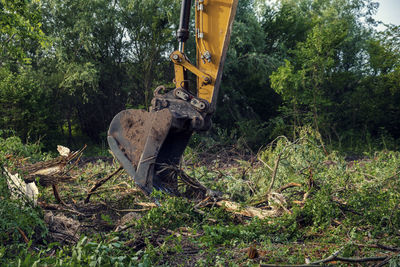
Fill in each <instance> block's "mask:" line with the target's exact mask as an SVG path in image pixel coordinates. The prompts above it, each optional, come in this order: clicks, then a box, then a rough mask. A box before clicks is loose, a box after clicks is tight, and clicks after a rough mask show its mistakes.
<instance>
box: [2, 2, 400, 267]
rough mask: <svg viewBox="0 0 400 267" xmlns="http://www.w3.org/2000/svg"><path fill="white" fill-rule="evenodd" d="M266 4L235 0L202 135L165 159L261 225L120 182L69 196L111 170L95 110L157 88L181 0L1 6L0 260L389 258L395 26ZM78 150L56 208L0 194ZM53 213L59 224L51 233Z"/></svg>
mask: <svg viewBox="0 0 400 267" xmlns="http://www.w3.org/2000/svg"><path fill="white" fill-rule="evenodd" d="M267 3H269V2H265V1H264V2H263V1H252V0H239V6H238V12H237V17H236V20H235V23H234V28H233V33H232V37H231V45H230V48H229V51H228V55H227V59H226V63H225V70H224V74H223V79H222V84H221V91H220V96H219V99H218V101H219V103H218V105H217V113H216V114H215V117H214V118H213V120H214V126H213V128H212V129H211V130H210V131H209V132H208V133H205V134H204V133H196V134H194V136H193V138H192V140H191V142H190V146H189V147H188V148H187V150H186V152H185V156H184V160H183V163H182V164H183V165H182V168H183V170H184V171H185V172H186V173H187V174H188V175H189V176H190V177H193V178H195V179H197V180H198V181H200V182H201V183H202V184H203V185H205V186H206V187H207V188H210V189H212V190H217V191H221V192H222V193H223V197H224V198H226V199H230V200H232V201H235V202H237V203H239V204H240V205H242V206H243V209H245V207H247V206H253V207H256V208H259V209H261V210H264V211H271V212H274V214H275V215H276V216H274V217H267V218H264V219H260V218H257V217H254V218H248V217H245V216H242V215H240V214H237V213H234V212H230V211H228V210H227V209H226V207H224V206H219V205H216V201H215V202H213V201H212V199H211V200H209V201H210V202H209V203H208V204H207V205H199V203H198V201H196V200H191V199H186V198H180V197H172V196H169V195H166V194H163V193H160V192H155V193H154V195H153V196H152V197H151V198H150V199H149V198H146V197H144V196H143V195H141V194H140V193H138V191H137V190H136V189H135V186H134V183H133V181H132V180H131V179H130V178H129V177H128V176H127V175H126V174H125V173H124V172H121V173H118V174H117V175H115V176H114V177H112V179H110V180H109V181H108V182H107V183H106V184H105V185H103V186H102V188H100V190H98V191H96V192H95V194H93V195H92V197H91V199H90V202H89V203H88V204H87V203H84V200H85V198H86V196H87V193H88V190H89V189H90V188H91V186H92V185H93V184H94V183H95V182H96V181H98V179H100V178H103V177H105V176H107V175H108V174H110V173H112V172H114V171H115V170H117V169H118V167H119V166H118V165H117V163H115V162H112V160H111V157H110V156H109V154H108V151H107V146H106V145H105V135H106V134H105V132H106V130H107V127H108V125H109V123H110V121H111V119H112V117H113V116H114V115H115V114H117V112H119V111H120V110H122V109H125V108H147V107H148V106H149V105H150V100H151V95H152V91H153V90H154V88H155V87H156V86H158V85H160V84H166V85H170V84H171V81H172V79H173V71H172V67H171V64H170V62H169V60H168V57H167V56H168V55H169V53H170V52H172V51H173V50H174V48H176V40H175V37H174V34H175V29H176V28H177V24H178V16H179V4H180V1H178V0H162V1H155V0H141V1H138V0H133V1H126V0H121V1H107V0H96V1H94V0H93V1H78V0H40V1H36V0H34V1H7V0H0V41H1V42H0V114H1V116H0V167H1V168H0V265H1V266H156V265H159V266H160V265H161V266H194V265H196V266H258V264H260V263H261V264H268V263H271V264H304V263H305V262H313V261H317V260H319V259H323V258H326V257H328V256H330V255H332V254H333V253H335V252H338V255H339V256H341V257H345V258H366V257H387V258H386V259H387V261H388V263H389V264H390V266H398V265H400V256H399V250H400V206H399V203H400V167H399V166H400V153H399V152H398V149H399V144H400V143H399V140H400V135H399V134H400V128H399V125H400V124H399V123H398V122H399V121H400V105H399V103H400V90H399V88H400V45H399V44H400V27H399V26H395V25H388V26H387V27H386V29H385V30H384V31H381V32H379V31H377V30H376V28H374V26H376V25H377V22H375V21H373V19H372V15H373V14H374V13H375V12H376V11H377V8H378V5H377V4H376V3H374V2H373V1H371V0H280V1H277V2H276V3H275V4H273V5H270V4H267ZM187 54H188V56H189V57H190V58H192V56H193V54H194V44H193V43H190V42H189V43H188V45H187ZM84 143H89V144H92V145H90V146H89V147H88V149H87V151H85V156H90V157H91V158H90V159H91V160H88V162H87V163H79V164H77V165H71V166H69V167H71V172H72V175H73V177H74V178H75V179H74V180H73V181H72V182H71V183H68V184H60V185H59V192H60V194H61V198H62V199H63V200H64V201H65V202H66V205H65V206H62V205H58V204H57V203H56V201H55V199H54V196H53V192H52V189H51V188H46V187H40V188H39V191H40V195H39V201H43V202H45V203H47V204H51V205H53V206H50V207H45V206H43V207H40V206H38V207H34V206H33V205H32V204H31V203H30V202H29V201H28V200H26V199H25V198H19V199H15V198H13V197H12V196H11V194H10V192H9V190H8V186H7V182H6V174H5V168H7V169H8V170H17V169H18V168H17V167H18V166H21V165H24V164H27V163H35V162H38V161H43V160H46V159H50V158H54V157H55V156H54V154H51V153H54V146H55V145H56V144H68V146H69V147H71V148H73V149H77V148H80V147H81V145H82V144H84ZM105 158H108V159H110V160H109V161H107V160H106V161H101V160H100V159H103V160H104V159H105ZM22 175H23V174H22ZM152 201H154V202H156V203H159V204H160V205H158V206H156V207H154V205H153V206H151V205H150V206H146V205H144V204H143V202H144V203H145V204H146V203H147V204H148V203H151V204H153V202H152ZM61 206H62V208H60V209H57V208H54V207H61ZM52 208H53V209H52ZM60 220H61V221H63V222H64V223H65V225H67V226H68V227H69V228H70V229H74V231H73V232H71V231H70V232H65V233H61V234H60V231H61V230H60V229H62V230H63V231H64V230H65V229H64V228H68V227H65V226H63V224H57V222H59V221H60ZM68 223H69V224H68ZM75 226H76V227H77V228H76V229H75V228H74V227H75ZM57 227H58V228H57ZM60 227H61V228H60ZM63 227H64V228H63ZM61 232H62V231H61ZM60 235H61V236H62V238H60ZM250 248H256V249H257V254H258V255H257V256H255V257H253V256H250V251H251V250H250ZM337 264H342V262H340V261H338V262H337ZM343 264H345V263H343Z"/></svg>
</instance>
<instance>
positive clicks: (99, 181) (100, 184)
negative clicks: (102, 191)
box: [85, 167, 122, 203]
mask: <svg viewBox="0 0 400 267" xmlns="http://www.w3.org/2000/svg"><path fill="white" fill-rule="evenodd" d="M121 170H122V167H119V168H118V169H116V170H115V171H114V172H113V173H111V174H110V175H108V176H107V177H105V178H103V179H100V180H98V181H97V183H96V184H95V185H94V186H93V187H92V188H90V190H89V193H88V195H87V197H86V199H85V203H89V200H90V197H91V195H92V194H93V192H94V191H96V190H97V188H99V187H100V186H102V185H103V184H105V183H106V182H107V181H108V180H110V179H111V178H112V177H113V176H114V175H116V174H117V173H119V172H120V171H121Z"/></svg>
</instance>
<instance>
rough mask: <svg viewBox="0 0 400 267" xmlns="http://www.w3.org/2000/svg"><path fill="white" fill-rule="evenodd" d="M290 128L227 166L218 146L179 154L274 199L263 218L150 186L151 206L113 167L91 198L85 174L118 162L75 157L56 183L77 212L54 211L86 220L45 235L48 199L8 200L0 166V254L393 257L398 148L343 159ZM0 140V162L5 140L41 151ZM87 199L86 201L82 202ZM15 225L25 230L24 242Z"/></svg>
mask: <svg viewBox="0 0 400 267" xmlns="http://www.w3.org/2000/svg"><path fill="white" fill-rule="evenodd" d="M296 136H298V139H296V140H292V141H291V140H289V139H287V138H286V137H283V136H281V137H278V138H277V139H276V140H274V142H272V143H270V144H269V145H268V146H267V147H266V148H264V149H263V150H261V151H260V152H259V154H258V160H257V159H253V163H251V161H244V160H237V161H236V163H234V164H231V163H229V164H231V165H230V166H228V164H227V163H226V162H225V161H224V160H225V159H224V158H219V159H218V160H216V161H214V162H213V163H211V164H209V165H208V166H203V167H195V166H193V165H192V164H188V165H186V166H185V170H186V172H187V173H188V174H190V175H191V176H192V177H195V178H197V179H198V180H199V181H201V182H202V184H204V185H206V186H208V187H209V188H211V189H216V190H221V191H222V192H223V193H224V194H225V197H228V198H230V199H233V200H236V201H237V202H239V203H241V204H242V205H243V207H245V206H246V205H250V204H251V205H257V206H258V207H261V208H262V207H263V206H266V205H267V206H268V207H274V205H275V206H276V207H278V208H282V207H283V209H280V210H281V213H280V215H279V216H278V217H269V218H265V219H259V218H257V217H255V218H246V217H243V216H240V215H237V214H234V213H231V212H228V211H227V210H225V209H224V208H223V207H218V206H214V207H213V205H209V206H199V205H198V204H197V202H196V201H194V200H188V199H186V198H181V197H172V196H169V195H166V194H165V193H161V192H154V194H153V195H152V198H153V199H156V200H157V202H158V203H159V205H160V206H157V207H152V208H144V209H143V208H139V207H140V205H143V204H140V203H141V201H142V202H143V201H146V202H148V199H146V198H144V197H143V196H141V195H140V194H137V191H134V190H133V189H134V185H133V184H132V181H131V180H130V178H129V177H128V176H127V175H126V174H122V175H121V176H117V177H115V178H114V179H113V180H112V181H111V182H109V183H107V184H106V185H104V188H103V190H101V191H99V193H98V194H95V195H93V196H92V198H91V203H93V204H92V205H93V206H90V204H89V205H84V204H83V200H84V199H85V197H86V194H85V192H86V191H87V190H88V188H90V183H93V182H94V181H93V180H92V179H95V177H98V178H101V177H103V176H106V174H107V173H110V172H112V171H113V170H115V168H116V167H117V166H110V165H109V164H106V163H102V162H97V163H89V164H87V165H85V166H83V167H82V166H81V167H75V168H74V172H75V175H76V176H77V179H76V180H75V181H74V182H73V183H71V184H66V185H62V186H61V187H60V192H61V196H62V199H64V201H67V202H68V203H69V204H67V205H68V206H67V207H69V209H75V210H76V212H72V213H71V211H68V210H65V211H58V213H59V214H64V215H66V216H67V217H64V220H65V219H68V218H70V219H74V220H79V223H80V224H81V225H86V227H82V226H81V228H79V232H78V233H79V235H80V238H79V241H78V242H77V243H72V244H71V243H65V241H64V242H63V241H56V242H55V240H54V229H53V227H54V226H53V225H52V224H54V223H55V222H52V221H50V222H49V221H48V220H47V221H46V223H45V222H44V220H43V212H44V213H46V214H49V212H50V213H51V212H54V211H50V210H44V211H42V210H41V209H40V208H33V207H31V206H30V205H27V203H23V202H21V201H16V200H12V199H11V198H10V195H9V193H7V186H6V184H5V177H4V175H3V176H2V178H1V180H0V186H1V187H0V188H1V190H2V201H1V205H0V213H1V214H2V216H1V220H0V227H1V229H2V235H1V236H0V238H1V239H0V241H1V246H0V252H1V253H0V263H1V265H4V266H17V265H22V266H31V265H34V264H36V266H44V265H51V266H86V265H90V266H155V265H163V266H177V265H180V266H193V265H196V266H210V265H226V264H227V265H230V266H238V265H240V264H242V265H243V264H244V265H246V266H253V265H254V266H258V264H259V263H263V264H267V263H276V264H304V261H305V259H306V258H307V259H309V260H310V261H311V262H313V261H317V260H319V259H322V258H326V257H328V256H329V255H331V254H333V253H334V252H336V251H339V253H340V254H339V256H341V257H345V258H366V257H378V256H379V257H386V256H388V255H390V256H391V258H390V262H391V263H392V264H393V266H396V265H395V264H399V257H398V254H396V253H398V252H393V251H388V250H386V249H385V248H397V249H398V248H399V247H400V236H399V231H400V208H399V203H400V193H399V192H400V183H399V181H400V169H399V166H400V153H399V152H395V151H388V150H383V151H381V152H377V153H374V154H366V155H365V156H363V157H361V158H359V159H357V160H345V159H344V157H343V156H342V155H340V153H338V152H336V151H332V152H328V153H326V152H325V151H324V147H323V145H322V142H321V141H322V139H321V136H320V135H319V134H318V132H316V131H314V130H312V128H307V127H306V128H301V129H299V130H298V131H296ZM1 142H2V144H4V146H3V147H5V149H3V150H2V155H3V157H2V158H3V163H10V162H15V160H13V159H11V158H10V157H7V159H5V158H6V157H5V156H4V155H11V152H13V153H14V155H21V156H24V157H25V156H28V155H30V156H31V157H32V159H33V158H36V159H39V158H40V157H43V156H42V154H41V153H40V152H39V150H37V148H38V146H37V145H22V144H21V142H20V141H19V139H18V138H9V139H6V140H5V139H1ZM185 157H186V162H190V159H192V158H194V157H200V155H198V154H196V152H195V151H187V153H186V155H185ZM14 159H17V157H15V158H14ZM275 166H277V167H276V172H274V169H275ZM274 173H275V176H274ZM88 183H89V185H88ZM289 184H296V186H292V187H288V186H287V185H289ZM85 188H86V189H85ZM40 190H41V196H40V199H42V200H45V201H46V202H48V203H51V202H54V197H52V193H51V190H49V189H46V188H41V189H40ZM132 190H133V191H132ZM124 192H126V193H124ZM129 192H133V193H129ZM134 192H136V193H134ZM268 196H275V198H271V197H269V198H268ZM72 200H73V201H74V202H71V201H72ZM73 203H75V204H73ZM101 203H104V204H101ZM138 205H139V206H138ZM73 207H75V208H73ZM79 207H80V208H79ZM91 207H92V209H94V210H93V211H92V212H93V213H84V212H85V210H86V211H87V210H89V209H91ZM78 211H79V213H78ZM80 213H81V214H80ZM83 213H84V214H83ZM45 217H46V216H45ZM93 218H94V219H93ZM123 218H128V219H123ZM122 221H123V223H122ZM48 228H49V229H48ZM92 228H93V230H94V231H93V230H91V229H92ZM18 229H20V230H22V231H23V232H24V233H25V234H26V236H27V238H28V243H25V241H24V238H22V235H21V233H20V232H19V231H18ZM79 235H78V236H79ZM252 246H253V247H255V248H256V249H257V253H258V257H256V258H254V259H253V258H249V256H248V248H249V247H252ZM396 255H397V256H396ZM388 260H389V259H388Z"/></svg>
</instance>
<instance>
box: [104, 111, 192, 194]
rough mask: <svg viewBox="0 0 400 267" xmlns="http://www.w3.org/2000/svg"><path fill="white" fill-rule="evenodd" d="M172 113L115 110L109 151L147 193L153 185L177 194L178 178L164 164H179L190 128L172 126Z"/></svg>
mask: <svg viewBox="0 0 400 267" xmlns="http://www.w3.org/2000/svg"><path fill="white" fill-rule="evenodd" d="M173 116H174V114H173V113H172V112H171V111H170V110H169V109H162V110H159V111H153V112H147V111H144V110H134V109H129V110H124V111H121V112H120V113H118V114H117V115H116V116H115V117H114V119H113V120H112V122H111V124H110V128H109V131H108V137H107V140H108V143H109V146H110V148H111V151H112V152H113V153H114V155H115V157H116V158H117V159H118V161H119V162H120V163H121V165H122V166H123V168H124V169H125V170H126V171H127V173H128V174H129V175H130V176H131V177H133V178H134V180H135V183H136V184H137V185H138V186H139V187H140V188H141V189H142V190H143V191H144V192H145V193H146V194H150V193H151V191H152V189H153V188H156V189H158V190H163V191H165V192H168V193H172V194H176V193H177V179H176V177H173V174H172V173H171V171H168V170H169V169H168V168H166V167H167V166H170V165H177V164H179V161H180V158H181V155H182V153H183V151H184V150H185V147H186V145H187V143H188V141H189V139H190V136H191V134H192V131H190V130H189V131H188V130H179V129H174V128H173V127H172V124H173V121H174V117H173Z"/></svg>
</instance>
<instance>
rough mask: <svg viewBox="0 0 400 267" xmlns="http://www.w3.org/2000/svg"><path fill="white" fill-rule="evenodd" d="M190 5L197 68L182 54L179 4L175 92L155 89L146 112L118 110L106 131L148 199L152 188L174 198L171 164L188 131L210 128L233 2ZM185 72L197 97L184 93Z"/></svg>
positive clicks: (186, 15) (184, 12)
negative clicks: (192, 79) (193, 78)
mask: <svg viewBox="0 0 400 267" xmlns="http://www.w3.org/2000/svg"><path fill="white" fill-rule="evenodd" d="M194 2H195V5H196V8H195V25H196V35H195V38H196V51H197V52H196V65H193V64H192V63H190V60H189V59H188V58H187V56H186V55H185V54H184V47H185V42H186V41H187V39H188V36H189V25H190V12H191V11H190V10H191V9H192V8H191V5H192V0H182V6H181V16H180V21H179V29H178V31H177V39H178V42H179V45H178V50H176V51H174V52H173V53H172V54H171V55H170V59H171V60H172V62H173V63H174V71H175V79H174V83H175V89H173V90H170V91H168V92H166V91H167V90H165V87H163V86H159V87H158V88H156V90H155V91H154V98H153V99H152V103H151V109H150V111H149V112H147V111H143V110H133V109H130V110H124V111H121V112H120V113H119V114H117V115H116V116H115V117H114V119H113V120H112V122H111V125H110V128H109V131H108V137H107V139H108V143H109V146H110V148H111V150H112V152H113V153H114V155H115V157H116V158H117V159H118V161H119V162H120V163H121V165H122V166H123V167H124V169H125V170H126V171H127V172H128V174H129V175H130V176H132V177H133V178H134V180H135V183H136V184H137V185H138V186H139V187H140V188H141V189H142V190H143V191H144V192H146V193H147V194H150V193H151V191H152V190H153V188H156V189H159V190H163V191H166V192H168V193H172V194H179V192H178V180H177V177H176V175H175V174H176V172H174V171H173V169H174V168H171V165H172V166H176V165H178V164H179V161H180V158H181V156H182V154H183V152H184V150H185V148H186V145H187V144H188V142H189V139H190V136H191V135H192V133H193V131H207V130H208V129H209V128H210V126H211V115H212V114H213V112H214V111H215V108H216V99H217V95H218V88H219V85H220V83H221V77H222V69H223V65H224V61H225V57H226V52H227V50H228V43H229V39H230V33H231V30H232V24H233V19H234V16H235V12H236V6H237V2H238V0H219V1H214V0H210V1H205V2H204V1H194ZM200 44H201V45H200ZM188 71H190V72H192V73H193V74H194V75H196V79H197V87H196V89H197V90H196V95H194V94H193V93H191V92H192V91H191V90H189V80H188V75H187V74H188Z"/></svg>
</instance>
